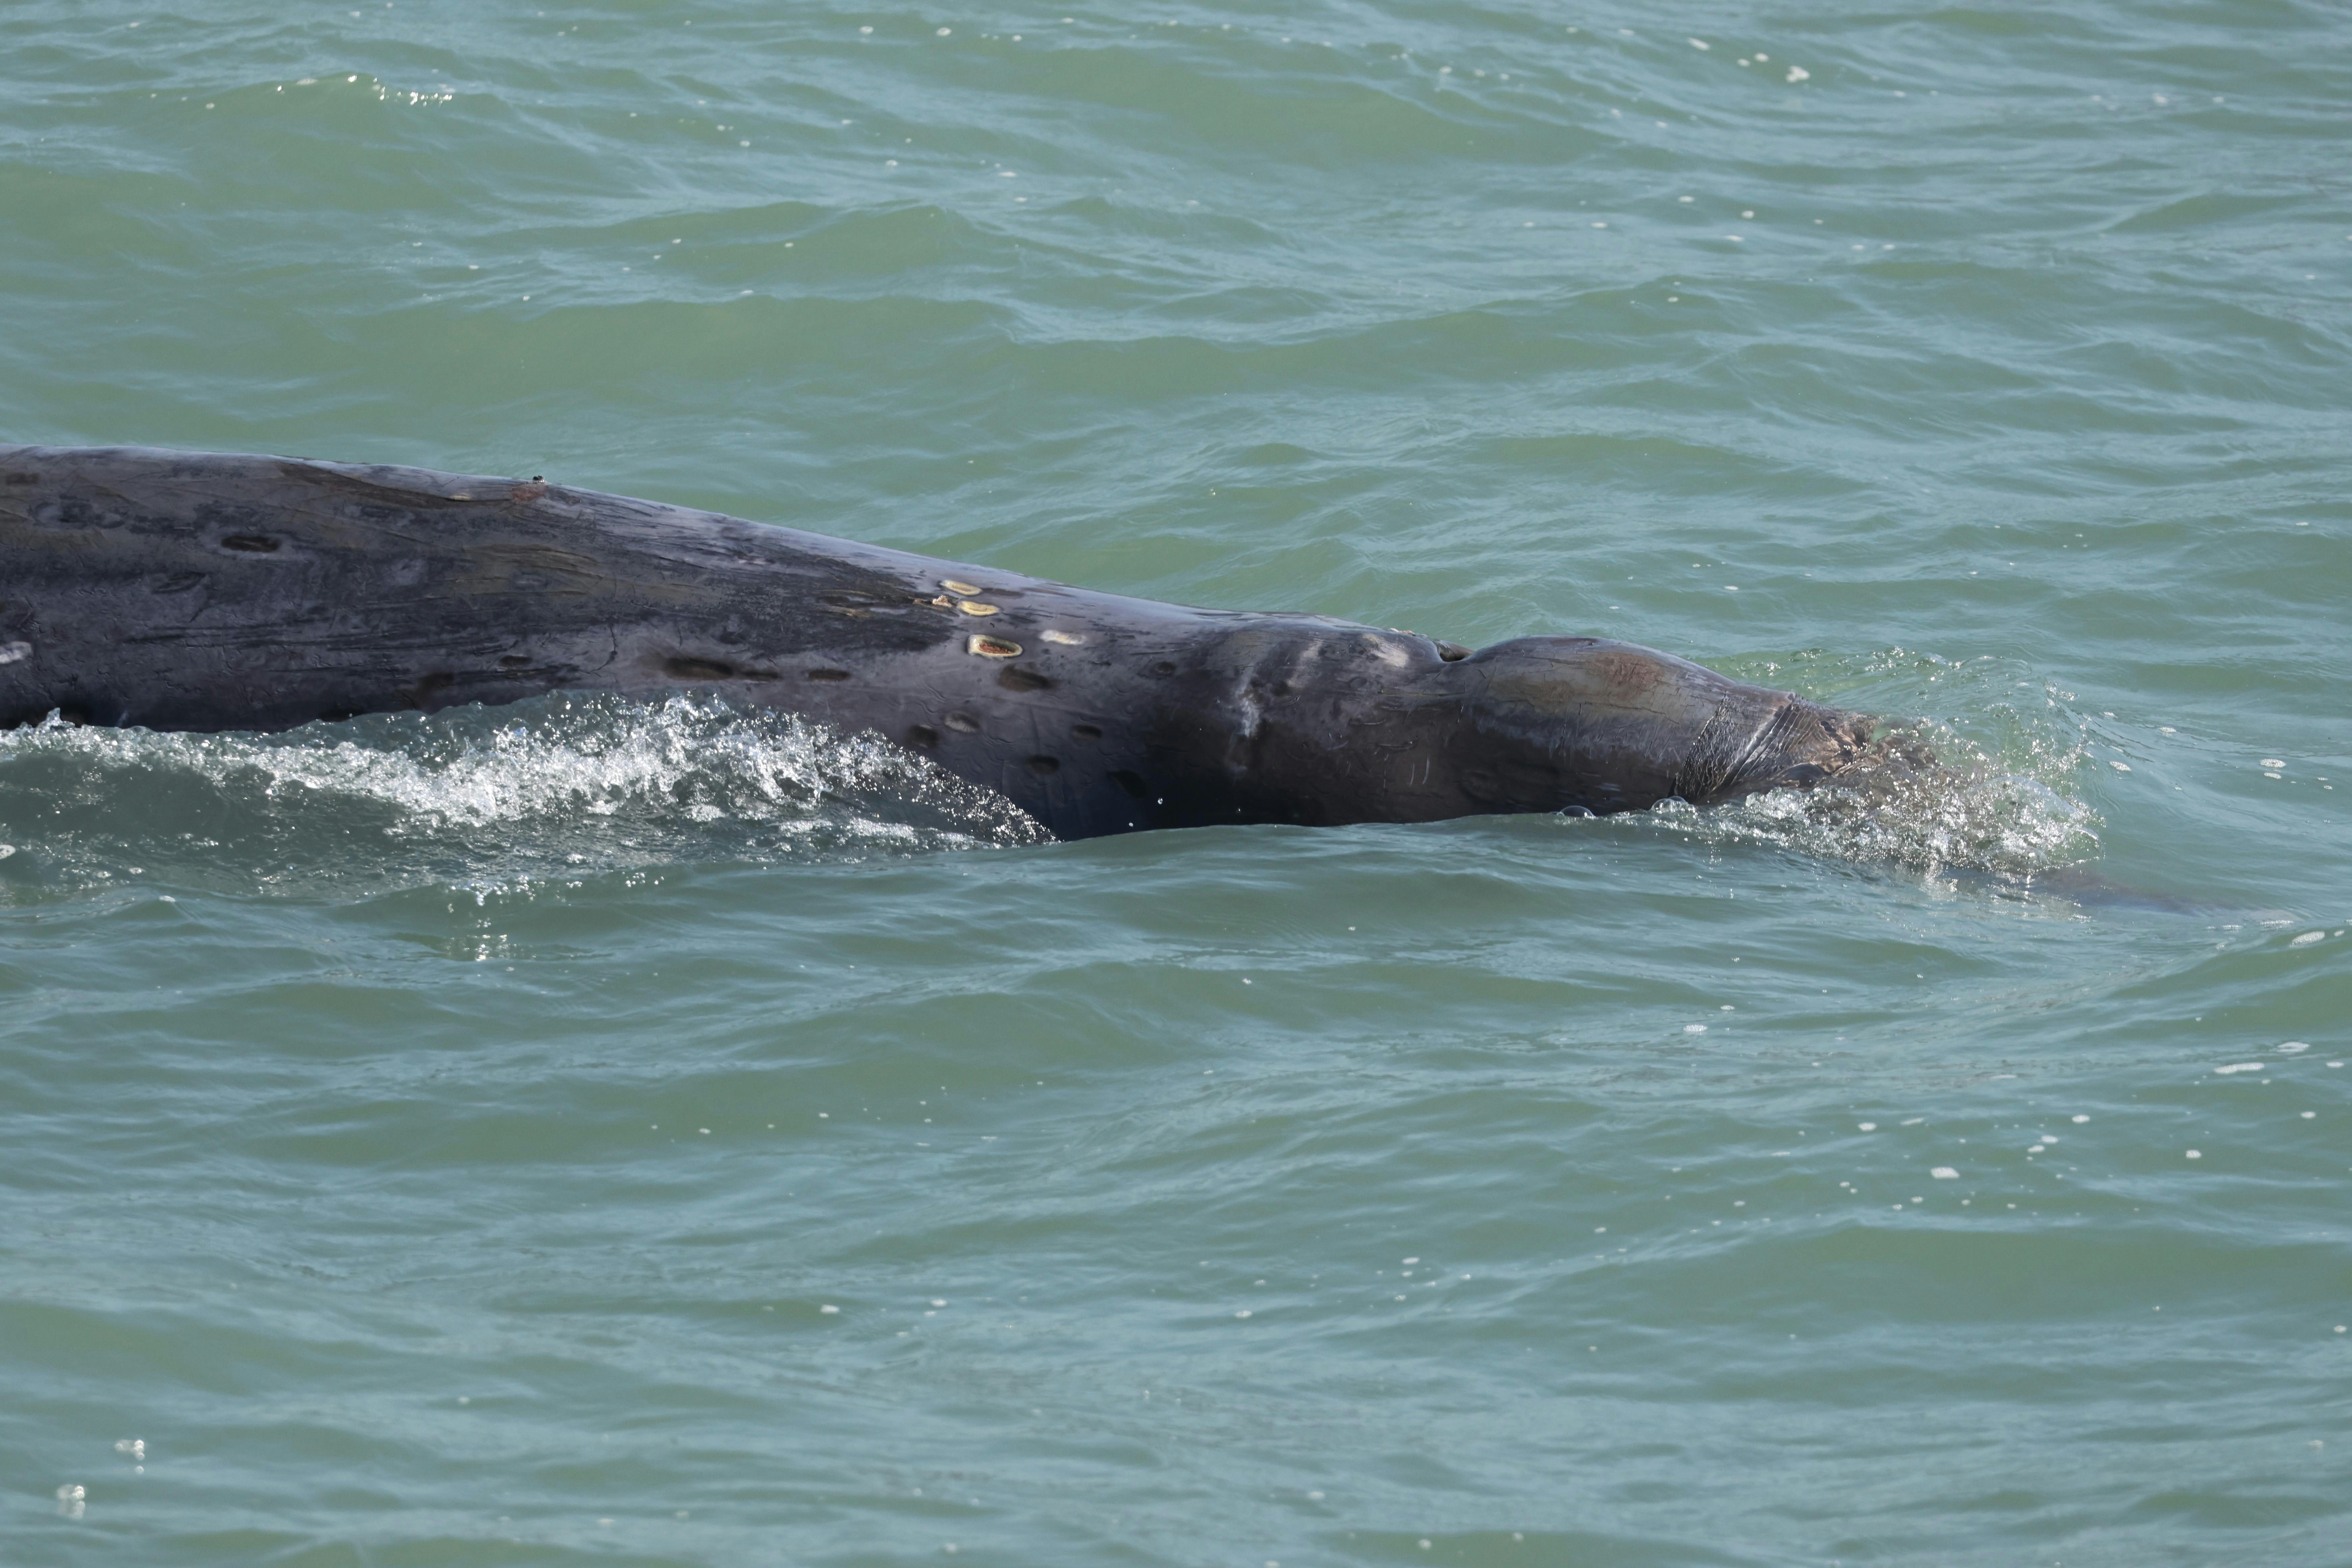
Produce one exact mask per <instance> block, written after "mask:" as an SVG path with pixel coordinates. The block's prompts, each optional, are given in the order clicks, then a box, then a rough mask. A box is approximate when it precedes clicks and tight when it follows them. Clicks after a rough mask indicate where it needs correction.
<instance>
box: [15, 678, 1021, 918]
mask: <svg viewBox="0 0 2352 1568" xmlns="http://www.w3.org/2000/svg"><path fill="white" fill-rule="evenodd" d="M0 837H5V839H6V840H8V841H9V842H10V843H11V844H12V845H14V846H16V847H17V848H18V849H19V850H20V851H29V852H30V853H29V854H26V853H19V854H18V855H16V856H14V857H11V858H10V859H9V860H7V861H5V862H0V866H5V867H8V868H11V871H12V874H13V875H15V876H16V877H17V878H18V879H20V880H21V879H26V878H37V879H39V880H41V881H43V882H45V883H46V884H47V885H48V886H50V887H52V888H55V887H58V886H60V885H76V884H79V885H89V884H93V883H104V882H107V881H110V880H114V879H121V878H123V877H127V876H140V875H146V874H148V873H149V872H150V871H151V870H160V871H163V872H165V873H168V874H190V873H195V874H201V873H203V872H204V871H206V870H214V871H218V872H220V873H222V874H223V875H225V876H226V877H227V878H228V879H230V880H231V881H237V882H245V883H247V885H249V884H250V882H251V881H252V880H253V879H260V880H263V881H266V882H270V883H275V884H283V883H285V882H287V881H288V880H289V879H290V880H294V881H299V882H309V881H313V880H317V879H327V880H333V881H341V882H351V881H353V880H357V881H360V882H363V883H364V882H377V883H384V884H391V883H398V882H402V881H408V880H413V879H415V878H417V877H418V876H420V875H421V876H426V877H436V878H454V879H480V878H485V877H499V876H510V875H515V874H524V875H528V874H531V873H533V872H546V871H551V870H555V869H559V868H561V869H570V870H575V871H576V870H580V869H583V868H584V869H586V870H589V871H596V870H602V869H609V868H616V867H623V866H634V865H644V864H648V863H653V862H656V861H669V860H689V859H691V860H709V859H726V858H738V859H751V860H768V859H804V858H823V857H828V856H838V855H843V854H858V853H875V852H884V853H887V852H894V851H895V852H905V851H915V852H922V851H928V850H932V849H957V848H972V847H982V846H988V845H1013V844H1025V843H1036V842H1042V841H1044V840H1045V838H1046V837H1048V836H1047V835H1046V834H1045V831H1044V829H1043V828H1041V827H1040V826H1038V825H1037V824H1036V823H1035V822H1034V821H1033V820H1032V819H1031V818H1030V817H1028V816H1026V815H1025V814H1024V813H1023V812H1022V811H1020V810H1019V808H1017V807H1015V806H1014V805H1012V804H1011V803H1010V802H1009V801H1006V800H1005V799H1003V797H1002V796H1000V795H995V794H993V793H992V792H990V791H988V790H984V789H982V788H980V787H978V786H976V785H973V784H966V783H964V782H963V781H961V780H960V779H957V778H954V777H953V776H951V775H950V774H948V773H942V772H941V771H940V769H938V768H937V767H935V766H933V765H931V764H930V763H928V762H927V761H925V760H924V759H922V758H921V757H919V756H916V755H914V754H912V753H910V752H906V751H904V750H902V749H900V748H898V747H897V746H893V745H890V744H889V743H887V742H884V741H881V740H879V739H877V738H876V737H873V736H852V735H845V734H843V733H841V732H840V731H836V730H834V729H831V728H829V727H827V726H824V725H822V724H818V723H814V722H812V721H807V720H804V719H801V718H798V717H796V716H793V715H788V714H777V713H771V712H764V711H746V710H740V709H737V708H734V707H731V706H730V705H729V704H727V703H725V702H723V701H720V700H717V699H713V698H703V697H695V696H690V695H678V696H673V697H670V698H668V699H666V700H663V701H660V702H657V703H641V702H635V701H632V700H627V699H625V698H619V697H612V696H604V695H599V696H585V697H583V696H555V697H549V698H542V699H539V700H534V701H531V702H527V703H520V704H517V705H516V706H514V707H511V708H500V709H495V710H492V709H482V708H459V709H450V710H446V711H444V712H441V713H436V714H430V715H426V714H382V715H371V716H368V717H366V718H362V719H356V720H352V721H345V722H341V723H332V724H328V723H319V724H309V725H304V726H302V727H301V728H300V729H298V730H292V731H286V732H285V733H283V734H276V735H252V734H222V735H191V734H176V733H165V732H160V731H147V730H107V729H95V728H88V727H83V726H79V725H72V724H67V723H64V722H62V721H58V720H56V719H51V720H49V721H46V722H44V723H41V724H37V725H33V726H30V727H27V728H26V729H22V730H17V731H11V732H8V733H6V734H0Z"/></svg>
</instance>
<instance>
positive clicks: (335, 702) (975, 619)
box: [0, 447, 1871, 838]
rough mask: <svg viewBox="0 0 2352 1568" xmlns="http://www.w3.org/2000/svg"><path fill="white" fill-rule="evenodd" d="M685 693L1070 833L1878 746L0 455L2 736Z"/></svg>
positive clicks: (1782, 770) (730, 530)
mask: <svg viewBox="0 0 2352 1568" xmlns="http://www.w3.org/2000/svg"><path fill="white" fill-rule="evenodd" d="M556 689H565V690H602V691H615V692H622V693H627V694H630V695H635V696H640V697H653V696H657V695H659V694H661V693H665V692H669V691H676V690H679V689H700V690H709V691H715V692H718V693H720V694H723V695H724V696H725V697H726V698H728V699H729V700H731V701H735V702H738V703H740V704H743V705H747V706H751V707H761V708H772V709H776V710H782V711H788V712H793V713H800V714H804V715H806V716H808V717H809V718H812V719H816V720H821V721H825V722H827V723H830V724H834V725H837V726H839V727H841V728H843V729H845V730H848V731H869V730H870V731H878V732H879V733H881V734H882V735H884V736H887V738H889V739H890V740H892V741H895V742H898V743H900V744H902V745H905V746H908V747H909V748H911V749H913V750H915V751H918V752H921V753H922V754H924V755H925V756H927V757H929V758H930V759H931V760H932V761H933V762H935V763H937V764H938V765H939V766H940V767H942V768H944V769H946V770H947V771H949V772H950V773H955V774H958V775H960V776H961V777H963V778H966V779H970V780H971V781H973V782H975V783H978V784H983V785H986V786H988V787H989V788H992V789H994V790H997V791H1000V792H1002V793H1003V795H1007V796H1009V797H1010V798H1011V799H1012V800H1013V802H1014V803H1015V804H1016V805H1019V806H1021V807H1022V808H1023V809H1024V811H1027V812H1028V813H1029V814H1030V815H1031V816H1034V817H1035V818H1036V819H1037V820H1038V821H1039V822H1040V823H1042V824H1044V825H1045V827H1046V828H1047V829H1049V830H1050V831H1051V832H1053V833H1054V834H1055V835H1056V836H1057V837H1065V838H1081V837H1092V836H1096V835H1099V834H1108V833H1121V832H1128V831H1131V830H1135V829H1139V828H1155V827H1190V826H1205V825H1210V824H1216V823H1257V822H1286V823H1300V824H1309V825H1328V824H1339V823H1352V822H1431V821H1437V820H1441V819H1444V818H1448V817H1456V816H1470V815H1474V814H1477V813H1485V812H1529V811H1541V812H1559V811H1581V812H1592V813H1596V814H1601V813H1608V812H1614V811H1626V810H1634V809H1639V808H1642V807H1645V806H1649V805H1654V804H1655V803H1657V802H1658V801H1660V800H1664V799H1666V798H1668V797H1670V796H1679V797H1681V798H1683V799H1685V800H1687V801H1690V802H1691V803H1693V804H1695V805H1707V804H1711V803H1715V802H1718V801H1724V800H1729V799H1732V798H1735V797H1738V796H1740V795H1748V794H1752V793H1754V792H1756V791H1759V790H1766V789H1773V788H1780V787H1790V786H1796V787H1802V786H1805V785H1808V784H1813V783H1815V782H1817V781H1819V780H1821V779H1822V778H1824V777H1826V776H1828V775H1830V774H1832V773H1836V772H1837V771H1838V770H1840V769H1841V768H1843V767H1845V766H1846V765H1848V764H1849V763H1852V762H1853V761H1854V760H1855V759H1856V758H1857V757H1859V756H1861V755H1862V754H1864V752H1865V751H1866V749H1867V746H1868V739H1869V731H1870V727H1871V726H1870V721H1867V720H1864V719H1862V718H1859V717H1858V716H1856V715H1854V714H1851V713H1845V712H1841V711H1838V710H1833V709H1828V708H1823V707H1821V706H1818V705H1816V704H1814V703H1811V702H1808V701H1806V700H1803V699H1801V698H1798V697H1795V696H1792V695H1790V693H1788V692H1784V691H1773V690H1769V689H1764V688H1761V687H1755V686H1747V685H1742V684H1740V683H1738V682H1737V681H1732V680H1727V679H1724V678H1723V677H1721V676H1719V675H1717V674H1715V673H1714V672H1712V671H1710V670H1706V669H1704V668H1700V667H1699V666H1697V665H1695V664H1691V663H1689V662H1687V661H1685V660H1683V659H1679V658H1674V657H1672V656H1671V655H1667V654H1662V653H1657V652H1654V651H1652V650H1650V649H1647V648H1643V647H1635V646H1633V645H1632V644H1629V643H1621V642H1612V641H1608V640H1605V639H1601V638H1595V637H1520V638H1516V639H1514V640H1512V641H1509V642H1502V643H1496V644H1495V645H1494V646H1492V647H1486V648H1481V649H1479V650H1477V651H1476V652H1467V651H1466V650H1465V649H1462V648H1459V647H1454V646H1453V645H1451V644H1443V643H1438V642H1434V641H1433V640H1431V639H1430V638H1428V637H1421V636H1418V635H1416V634H1413V633H1410V632H1398V631H1389V630H1383V629H1381V628H1378V627H1374V626H1357V625H1354V624H1352V623H1349V622H1346V621H1339V620H1332V619H1328V618H1326V617H1324V616H1310V615H1292V614H1269V615H1260V614H1243V613H1236V612H1229V611H1220V610H1198V609H1189V608H1186V607H1183V606H1181V605H1165V604H1159V603H1155V602H1153V601H1150V600H1147V599H1131V598H1126V597H1122V596H1120V595H1116V594H1099V593H1094V592H1091V591H1088V590H1087V589H1082V588H1072V587H1067V586H1065V585H1064V584H1058V583H1050V582H1045V581H1041V580H1039V579H1037V578H1034V577H1024V576H1021V575H1019V574H1015V573H1010V572H1002V571H997V570H995V569H993V568H991V567H986V566H978V565H971V564H968V563H957V562H946V561H937V560H932V559H929V558H928V557H925V556H920V555H912V554H907V553H904V552H898V551H894V550H882V549H877V548H875V547H873V546H871V545H866V544H858V543H854V542H849V541H847V540H840V539H829V538H826V537H824V536H823V535H820V534H812V533H803V532H799V531H795V530H792V529H787V528H777V527H772V526H769V525H766V524H762V523H754V522H746V521H741V520H740V519H736V518H730V517H724V516H719V515H718V514H715V513H711V512H702V511H690V510H684V509H681V508H677V507H671V506H664V505H661V504H659V503H657V502H654V501H644V500H629V499H627V498H625V497H621V496H613V495H604V494H600V493H598V492H596V491H593V490H580V489H570V488H568V487H565V486H562V485H551V484H542V483H541V482H539V481H537V480H528V481H524V480H516V479H486V478H478V477H470V476H463V475H456V474H443V473H436V472H433V471H431V470H428V469H423V468H393V467H385V466H380V465H359V464H344V463H328V462H316V461H311V460H309V459H304V458H270V457H246V456H226V455H219V454H212V453H195V452H175V451H163V450H157V449H153V448H145V447H79V448H64V447H0V725H16V724H23V723H27V722H32V721H38V720H40V719H42V718H44V717H45V716H47V714H49V713H51V712H60V711H61V712H62V713H63V714H64V715H65V717H67V718H68V719H70V720H74V721H80V722H83V723H90V724H110V725H142V726H145V727H148V728H151V729H156V730H205V731H219V730H279V729H286V728H289V727H290V726H293V725H297V724H302V723H306V722H309V721H312V720H320V719H327V720H332V719H343V718H349V717H352V716H353V715H355V714H360V713H370V712H382V711H391V710H403V709H423V710H432V709H438V708H445V707H448V706H450V705H452V704H456V703H463V702H483V703H501V702H513V701H517V700H520V699H523V698H526V697H531V696H535V695H537V694H539V693H541V692H545V691H550V690H556Z"/></svg>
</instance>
